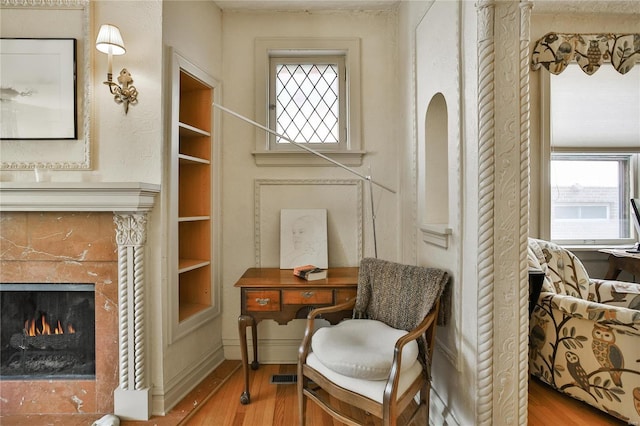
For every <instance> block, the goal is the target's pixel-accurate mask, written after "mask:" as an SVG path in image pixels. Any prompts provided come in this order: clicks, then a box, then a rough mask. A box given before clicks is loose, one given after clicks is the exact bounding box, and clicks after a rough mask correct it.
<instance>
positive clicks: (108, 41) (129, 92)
mask: <svg viewBox="0 0 640 426" xmlns="http://www.w3.org/2000/svg"><path fill="white" fill-rule="evenodd" d="M96 49H98V50H99V51H101V52H102V53H106V54H107V55H108V58H109V59H108V62H109V68H108V70H107V81H105V82H104V84H106V85H107V86H109V91H110V92H111V94H112V95H113V100H114V101H115V102H116V103H117V104H123V105H124V113H125V114H126V113H127V112H129V104H133V105H135V104H136V103H138V89H136V88H135V86H133V85H132V84H131V83H133V78H131V73H129V71H127V69H126V68H123V69H122V71H120V75H119V76H118V83H114V82H113V79H112V66H113V55H124V54H125V52H126V49H125V48H124V41H122V36H121V35H120V30H119V29H118V27H116V26H115V25H111V24H102V26H101V27H100V31H99V32H98V38H97V39H96Z"/></svg>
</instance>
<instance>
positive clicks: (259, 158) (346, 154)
mask: <svg viewBox="0 0 640 426" xmlns="http://www.w3.org/2000/svg"><path fill="white" fill-rule="evenodd" d="M252 154H253V158H254V160H255V162H256V166H332V167H333V166H335V165H334V164H332V163H331V162H329V161H327V160H325V159H324V158H322V157H318V156H317V155H315V154H312V153H310V152H307V151H296V152H293V151H254V152H252ZM321 154H324V155H326V156H327V157H329V158H331V159H333V160H335V161H337V162H339V163H341V164H344V165H345V166H361V165H362V159H363V158H364V155H365V154H366V152H365V151H321Z"/></svg>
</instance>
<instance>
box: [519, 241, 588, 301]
mask: <svg viewBox="0 0 640 426" xmlns="http://www.w3.org/2000/svg"><path fill="white" fill-rule="evenodd" d="M529 247H530V248H531V249H532V250H533V251H534V252H535V253H537V256H536V257H537V258H538V260H540V264H541V267H542V270H543V271H544V272H545V275H546V278H548V279H549V280H550V281H551V283H552V285H553V289H554V290H555V291H554V292H555V293H558V294H565V295H568V296H573V297H578V298H580V299H585V300H586V299H587V298H588V296H589V274H588V273H587V270H586V269H585V267H584V265H583V264H582V262H581V261H580V259H578V257H576V255H575V254H573V253H572V252H571V251H569V250H567V249H565V248H563V247H561V246H559V245H557V244H555V243H552V242H550V241H544V240H538V239H534V238H530V239H529ZM546 278H545V280H546ZM543 291H546V288H545V286H544V285H543Z"/></svg>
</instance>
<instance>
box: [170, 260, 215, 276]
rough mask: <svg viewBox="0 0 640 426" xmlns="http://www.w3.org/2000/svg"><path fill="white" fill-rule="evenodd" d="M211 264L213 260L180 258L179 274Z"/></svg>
mask: <svg viewBox="0 0 640 426" xmlns="http://www.w3.org/2000/svg"><path fill="white" fill-rule="evenodd" d="M210 264H211V262H209V261H208V260H203V259H178V274H182V273H184V272H189V271H192V270H194V269H197V268H202V267H204V266H208V265H210Z"/></svg>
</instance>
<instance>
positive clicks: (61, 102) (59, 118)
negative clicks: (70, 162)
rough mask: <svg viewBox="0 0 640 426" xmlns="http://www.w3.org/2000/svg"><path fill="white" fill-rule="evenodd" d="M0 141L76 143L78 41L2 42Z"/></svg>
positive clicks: (4, 39) (22, 40) (0, 61)
mask: <svg viewBox="0 0 640 426" xmlns="http://www.w3.org/2000/svg"><path fill="white" fill-rule="evenodd" d="M0 88H1V91H0V101H1V102H0V104H1V107H2V115H1V117H2V118H1V121H0V139H2V140H47V139H50V140H67V139H77V137H78V123H77V111H78V107H77V75H76V39H73V38H68V39H66V38H64V39H63V38H60V39H54V38H2V39H0Z"/></svg>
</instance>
